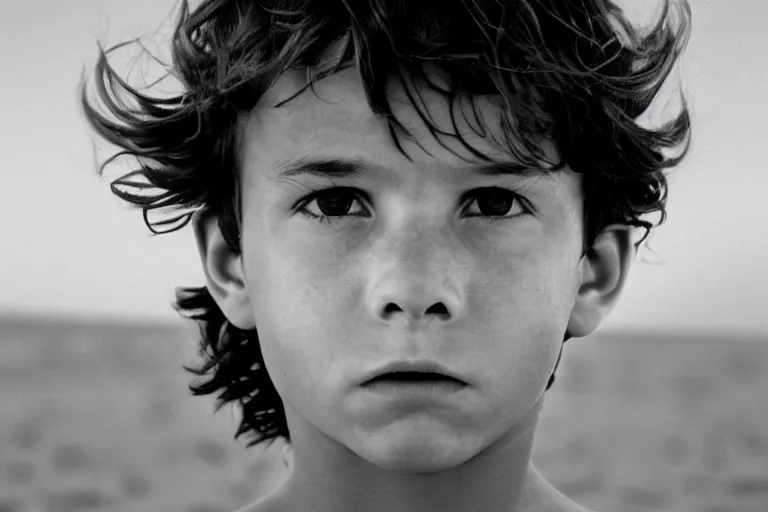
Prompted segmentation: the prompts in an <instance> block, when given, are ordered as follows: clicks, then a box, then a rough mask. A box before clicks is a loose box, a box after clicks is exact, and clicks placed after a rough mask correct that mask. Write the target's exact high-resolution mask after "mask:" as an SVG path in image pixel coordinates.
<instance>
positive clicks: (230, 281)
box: [191, 209, 255, 330]
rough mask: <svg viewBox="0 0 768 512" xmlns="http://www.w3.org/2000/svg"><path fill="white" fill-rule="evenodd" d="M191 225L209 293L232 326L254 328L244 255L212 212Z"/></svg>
mask: <svg viewBox="0 0 768 512" xmlns="http://www.w3.org/2000/svg"><path fill="white" fill-rule="evenodd" d="M191 224H192V229H193V231H194V235H195V240H196V242H197V250H198V253H199V255H200V260H201V263H202V265H203V272H204V274H205V281H206V287H207V288H208V292H209V293H210V294H211V296H212V297H213V299H214V300H215V301H216V304H217V305H218V306H219V309H221V311H222V313H224V316H226V317H227V320H229V322H230V323H231V324H232V325H234V326H235V327H237V328H238V329H243V330H245V329H252V328H254V327H255V322H254V319H253V312H252V310H251V303H250V299H249V298H248V293H247V289H246V283H245V279H244V275H243V270H242V259H241V255H240V254H239V253H238V252H236V251H234V250H232V248H231V247H229V245H228V244H227V243H226V241H225V240H224V236H223V235H222V233H221V229H220V228H219V225H218V219H217V218H216V216H215V215H214V214H213V213H212V212H211V211H210V210H207V209H201V210H198V211H196V212H195V213H194V215H193V216H192V221H191Z"/></svg>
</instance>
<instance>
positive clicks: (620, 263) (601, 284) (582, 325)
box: [568, 224, 635, 338]
mask: <svg viewBox="0 0 768 512" xmlns="http://www.w3.org/2000/svg"><path fill="white" fill-rule="evenodd" d="M634 255H635V246H634V245H633V243H632V226H627V225H622V224H616V225H611V226H608V227H607V228H605V229H604V230H603V232H602V233H601V234H600V235H599V236H598V237H597V239H596V240H595V243H594V244H593V246H592V247H591V248H590V249H589V251H588V252H587V254H585V255H584V257H583V258H582V260H581V263H580V265H581V275H582V278H581V286H580V287H579V290H578V294H577V296H576V302H575V303H574V306H573V309H572V310H571V317H570V319H569V321H568V333H569V334H571V335H572V336H573V337H576V338H579V337H582V336H587V335H588V334H590V333H592V332H593V331H594V330H595V329H597V327H598V326H599V325H600V323H602V321H603V320H604V319H605V318H606V317H607V316H608V314H609V313H610V312H611V310H612V309H613V306H614V305H615V304H616V302H617V301H618V300H619V295H621V291H622V289H623V288H624V283H625V282H626V279H627V275H628V274H629V267H630V265H631V263H632V259H633V258H634Z"/></svg>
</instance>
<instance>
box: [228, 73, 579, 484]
mask: <svg viewBox="0 0 768 512" xmlns="http://www.w3.org/2000/svg"><path fill="white" fill-rule="evenodd" d="M303 85H304V75H303V74H301V73H297V74H289V75H285V76H283V77H282V78H281V80H280V81H279V82H278V83H277V84H276V85H275V86H274V87H273V88H272V89H271V90H270V91H269V92H268V93H267V95H266V96H265V97H264V98H263V99H262V101H261V103H260V104H259V106H258V108H257V109H256V110H254V112H253V113H252V114H251V116H250V117H249V118H248V119H247V124H246V125H244V132H243V133H244V138H243V145H242V201H243V210H242V233H241V234H242V255H241V256H240V257H238V258H237V259H235V260H234V261H235V263H236V264H237V265H240V266H241V267H240V268H241V270H242V275H243V281H244V286H245V292H244V295H246V296H247V299H248V302H249V303H248V305H247V309H248V311H247V314H246V313H243V314H242V315H241V317H240V320H239V321H238V322H236V323H239V324H240V325H239V326H240V327H244V328H248V327H253V326H254V325H255V326H256V327H257V329H258V334H259V338H260V340H261V349H262V352H263V356H264V360H265V363H266V366H267V370H268V372H269V375H270V377H271V378H272V380H273V382H274V385H275V387H276V389H277V391H278V392H279V394H280V396H281V397H282V399H283V401H284V404H285V408H286V414H287V415H288V419H289V427H290V429H291V434H292V437H295V436H302V435H306V432H309V431H312V432H313V435H317V433H318V431H319V432H321V433H323V434H325V436H327V437H328V438H330V439H332V440H335V441H337V442H339V443H341V444H342V445H345V446H346V447H348V448H349V449H350V450H352V451H353V452H355V453H356V454H358V455H359V456H360V457H362V458H364V459H366V460H368V461H370V462H372V463H374V464H377V465H378V466H380V467H383V468H387V469H390V470H399V471H403V472H411V471H412V472H418V471H436V470H440V469H443V468H448V467H451V466H455V465H457V464H460V463H461V462H464V461H466V460H468V459H470V458H472V457H473V456H475V455H477V454H478V453H479V452H481V451H482V450H483V449H485V448H487V447H489V446H490V445H491V444H492V443H494V442H495V441H498V440H499V439H500V438H501V437H502V435H503V434H505V433H506V432H508V431H510V430H512V429H513V427H515V425H517V424H518V423H519V422H521V421H522V420H523V419H524V418H525V417H526V415H528V414H529V413H530V412H531V411H532V409H533V408H534V407H536V405H538V404H539V401H540V399H541V397H542V395H543V392H544V389H545V387H546V384H547V380H548V378H549V376H550V374H551V373H552V370H553V369H554V367H555V362H556V360H557V356H558V351H559V348H560V345H561V343H562V341H563V335H564V332H565V330H566V327H567V325H568V322H569V316H570V315H571V311H572V308H573V306H574V301H575V299H576V296H577V293H578V290H579V286H580V284H581V282H582V281H581V278H582V274H581V273H582V270H583V269H582V261H581V249H582V236H583V231H582V213H581V212H582V198H581V191H580V180H579V176H578V175H577V174H575V173H573V172H572V171H570V170H568V169H567V168H566V169H565V170H563V171H560V172H557V173H554V174H552V175H551V176H549V177H546V176H543V175H542V176H528V177H522V176H482V175H480V174H476V173H474V172H473V171H472V167H473V165H474V166H478V165H481V164H482V163H483V162H482V161H480V160H479V159H477V158H475V157H473V156H472V155H471V153H470V152H468V151H467V150H466V149H463V148H462V146H461V145H460V143H459V142H457V141H456V140H452V139H449V138H444V141H445V143H446V144H448V145H449V146H450V147H451V148H453V149H454V151H456V152H458V153H459V154H461V155H462V156H464V157H466V158H467V159H470V160H471V162H472V163H467V162H464V161H462V160H461V159H459V158H458V157H457V156H455V155H454V154H452V153H451V152H450V151H448V150H447V149H445V148H444V147H442V146H441V145H440V144H439V143H438V142H437V141H436V140H435V139H434V138H433V137H432V136H431V135H430V134H429V133H428V131H427V129H426V127H425V125H423V124H422V123H421V121H420V119H419V117H418V115H417V113H416V111H415V110H413V108H412V107H411V106H410V104H408V103H407V102H406V101H404V100H403V101H400V100H399V99H400V98H404V96H403V95H402V93H401V91H400V90H399V89H393V93H394V94H396V95H397V98H398V99H396V100H395V101H394V105H393V108H394V109H395V114H396V116H397V117H398V119H400V120H401V122H403V123H404V124H405V125H406V126H407V127H408V128H409V129H410V130H411V131H412V133H413V134H414V135H415V136H416V137H417V138H418V140H419V141H420V143H421V144H422V145H423V146H424V148H425V149H426V150H427V151H429V153H431V156H430V154H427V153H425V152H424V151H423V150H422V149H420V148H419V146H418V145H416V144H414V143H413V142H410V141H408V140H406V139H405V138H403V137H401V138H400V141H401V143H402V145H403V149H404V150H405V151H406V153H407V154H408V155H410V156H411V158H412V159H413V161H409V160H408V159H407V158H406V157H405V156H404V155H403V154H402V153H401V152H400V151H399V150H398V149H397V147H396V146H395V144H394V143H393V141H392V139H391V137H390V135H389V131H388V129H387V126H386V123H385V122H384V121H383V120H382V119H380V118H377V117H376V116H375V115H374V114H373V113H372V112H371V110H370V108H369V107H368V104H367V103H366V100H365V94H364V92H363V89H362V86H361V85H360V83H359V81H358V78H357V74H356V72H355V71H354V69H350V70H347V71H344V72H342V73H340V74H337V75H334V76H332V77H329V78H327V79H325V80H322V81H321V82H320V83H318V84H317V86H316V87H315V90H316V92H317V95H315V94H312V92H311V91H305V92H304V93H303V94H302V95H300V96H299V97H297V98H294V99H292V100H291V101H290V102H288V103H287V104H286V105H284V106H282V107H281V108H271V107H272V106H273V105H275V104H276V103H278V102H279V101H281V100H283V99H285V98H287V97H289V96H290V95H292V94H293V93H294V92H295V91H296V90H298V89H299V88H300V87H301V86H303ZM318 96H319V98H322V99H319V98H318ZM423 97H424V99H425V101H426V104H427V106H428V108H429V111H430V114H431V115H432V116H433V118H434V120H435V122H437V123H438V125H439V126H441V127H442V128H443V129H445V130H446V131H452V128H451V124H450V117H449V112H448V110H447V109H446V104H445V102H444V100H443V99H442V98H440V97H439V96H437V95H435V94H434V93H431V92H428V91H426V90H425V91H423ZM477 107H478V108H479V109H480V110H481V111H482V113H483V118H484V119H485V121H486V123H488V125H489V126H488V127H489V128H492V129H495V130H496V134H497V136H498V135H500V133H501V132H500V131H498V128H497V126H496V125H493V124H492V123H493V122H494V121H495V119H496V118H495V112H496V110H495V107H494V106H493V105H492V104H491V103H490V100H489V99H488V98H478V99H477ZM466 112H467V115H466V117H467V118H468V119H469V120H470V121H471V122H472V123H473V125H474V124H475V123H474V117H473V114H472V113H471V111H470V110H469V109H467V110H466ZM456 117H457V120H458V121H459V129H460V130H461V132H462V133H463V134H464V136H465V138H466V139H467V140H468V141H469V142H470V143H471V144H472V145H473V146H474V147H476V148H478V149H479V150H481V151H483V152H485V153H486V154H499V153H498V152H496V151H495V150H494V146H493V145H492V144H491V141H490V139H481V138H480V137H479V136H478V135H476V134H475V133H474V132H473V131H472V130H471V129H470V128H469V127H468V125H467V123H466V121H465V120H464V116H462V115H460V114H458V113H457V115H456ZM545 149H546V150H547V151H548V152H549V153H550V154H552V151H553V147H552V146H545ZM299 158H306V159H318V158H329V159H330V158H334V159H354V160H357V161H359V162H361V165H362V167H363V169H362V170H361V173H360V175H359V176H355V177H345V178H334V179H333V180H331V179H330V178H327V177H317V176H308V175H297V176H293V177H291V178H290V179H281V178H280V177H279V173H280V172H281V171H282V170H283V169H285V168H286V167H289V166H290V165H291V164H292V163H293V162H295V161H296V160H297V159H299ZM330 187H349V188H351V189H354V191H359V196H356V195H355V194H354V192H353V193H352V194H347V195H346V196H344V195H341V196H339V195H336V197H328V198H326V199H320V200H313V201H311V202H309V203H307V204H303V201H302V199H303V198H305V197H307V196H308V195H309V194H310V193H311V189H320V188H330ZM486 187H499V188H503V189H508V190H510V191H512V192H513V193H514V194H517V195H518V196H519V197H521V198H523V202H517V201H515V200H512V201H509V202H507V205H508V206H505V205H504V204H503V203H505V201H507V200H508V199H507V198H509V197H512V198H514V197H515V196H509V195H507V196H500V197H499V196H497V197H496V198H493V197H490V198H488V196H487V195H486V199H482V198H480V196H478V195H472V191H475V192H477V189H482V188H486ZM465 194H469V195H465ZM334 201H335V203H334ZM339 203H343V204H342V205H341V206H339V205H338V204H339ZM479 203H482V204H479ZM344 205H349V208H348V209H347V210H346V211H347V212H348V213H347V214H346V215H345V216H340V217H335V218H331V219H330V220H331V223H330V224H326V223H321V222H319V221H318V220H316V219H313V218H311V217H310V216H307V215H304V214H302V213H301V212H300V211H299V210H301V208H302V207H303V208H304V209H305V211H307V212H310V213H312V214H315V215H323V214H324V212H330V213H325V214H326V215H343V212H344V211H345V207H344ZM321 208H322V209H321ZM339 212H342V213H339ZM482 215H486V216H489V215H495V216H498V217H506V218H504V219H498V221H497V222H493V221H492V220H491V219H488V218H487V217H482ZM435 304H437V307H434V308H431V309H430V306H433V305H435ZM440 305H443V306H445V309H443V308H441V307H440ZM388 306H389V307H388ZM228 316H230V315H228ZM230 320H232V318H230ZM420 359H426V360H431V361H435V362H438V363H441V364H443V365H445V366H446V367H448V368H449V369H450V370H452V371H453V372H454V373H456V374H458V376H459V377H460V378H461V379H463V380H464V381H465V382H467V383H468V386H466V387H465V388H464V389H463V390H462V391H460V392H458V393H456V394H454V395H450V396H445V397H438V398H435V399H434V400H431V401H430V400H427V401H424V402H423V403H421V404H419V406H418V407H409V406H407V405H405V404H404V403H403V402H400V401H398V400H394V399H390V398H386V397H382V396H377V395H375V394H371V393H370V392H368V391H367V390H366V389H364V388H363V387H361V384H362V382H363V380H364V378H365V376H366V374H367V373H369V372H371V371H372V370H374V369H376V368H379V367H381V366H383V365H385V364H387V363H389V362H392V361H397V360H420ZM302 432H304V433H302Z"/></svg>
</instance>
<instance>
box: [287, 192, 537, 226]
mask: <svg viewBox="0 0 768 512" xmlns="http://www.w3.org/2000/svg"><path fill="white" fill-rule="evenodd" d="M478 190H485V191H496V192H503V193H506V194H509V195H510V196H512V199H513V203H512V206H513V207H514V206H515V203H518V204H519V205H520V206H521V207H522V209H523V213H519V214H517V215H514V216H512V217H496V216H490V215H472V216H471V218H481V219H483V221H484V222H490V223H498V222H505V221H511V220H515V219H516V218H517V217H520V216H522V215H529V214H530V213H531V208H530V207H529V206H528V205H527V204H526V201H525V200H524V199H523V198H522V197H520V196H519V195H518V194H516V193H514V192H512V191H511V190H509V189H506V188H501V187H483V188H479V189H475V191H478ZM340 191H349V193H350V194H351V195H353V196H354V197H353V198H354V199H355V200H360V199H361V198H362V196H363V195H364V194H363V193H361V191H359V190H357V189H354V188H350V187H331V188H324V189H315V190H313V192H312V193H311V194H309V195H308V196H306V197H304V198H303V199H302V200H301V201H300V202H299V204H298V205H297V206H296V207H295V208H296V209H297V211H298V212H299V213H300V214H302V215H304V216H306V217H309V218H311V219H312V220H315V221H317V222H319V223H321V224H333V223H334V222H336V220H330V219H341V218H344V217H350V216H351V217H360V215H333V216H331V215H315V214H314V213H310V212H308V211H307V209H306V207H307V205H308V204H309V203H311V202H312V201H314V200H315V199H317V198H318V197H321V196H322V195H323V194H328V193H329V192H337V193H338V192H340ZM466 195H468V196H470V197H471V198H472V199H473V200H474V199H476V198H477V194H470V193H468V194H466ZM361 202H362V201H361ZM465 204H471V201H469V202H467V203H465ZM510 209H511V208H510Z"/></svg>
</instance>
